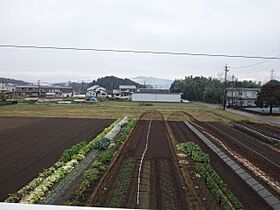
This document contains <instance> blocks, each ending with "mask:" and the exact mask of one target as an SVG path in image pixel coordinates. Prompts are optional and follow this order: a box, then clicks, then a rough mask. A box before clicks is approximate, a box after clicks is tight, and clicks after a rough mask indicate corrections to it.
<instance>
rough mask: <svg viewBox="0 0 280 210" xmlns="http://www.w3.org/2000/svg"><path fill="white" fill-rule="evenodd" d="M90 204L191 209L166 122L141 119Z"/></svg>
mask: <svg viewBox="0 0 280 210" xmlns="http://www.w3.org/2000/svg"><path fill="white" fill-rule="evenodd" d="M121 152H122V153H121V155H120V156H119V158H118V159H117V160H116V162H115V163H114V165H113V166H112V168H111V169H110V170H109V171H108V173H107V176H106V177H105V179H104V181H103V183H102V184H101V185H100V187H99V190H98V191H97V192H96V194H95V196H94V198H93V200H91V201H89V204H90V205H91V206H105V207H128V208H151V209H166V208H168V209H188V205H187V202H186V200H185V192H184V189H183V183H182V182H181V180H180V178H179V177H180V175H179V172H178V170H177V169H176V166H175V164H176V162H175V160H174V159H173V156H172V150H171V148H170V144H169V140H168V137H167V135H166V128H165V124H164V121H160V120H139V121H138V123H137V125H136V128H135V130H134V132H133V133H132V135H131V137H130V139H129V140H128V142H127V144H126V146H125V147H124V148H123V150H122V151H121Z"/></svg>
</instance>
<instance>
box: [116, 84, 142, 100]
mask: <svg viewBox="0 0 280 210" xmlns="http://www.w3.org/2000/svg"><path fill="white" fill-rule="evenodd" d="M136 91H137V87H136V86H135V85H119V89H114V90H113V97H112V99H119V100H130V99H131V94H132V93H135V92H136Z"/></svg>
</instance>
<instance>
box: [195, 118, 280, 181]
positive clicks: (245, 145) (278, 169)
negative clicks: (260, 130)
mask: <svg viewBox="0 0 280 210" xmlns="http://www.w3.org/2000/svg"><path fill="white" fill-rule="evenodd" d="M200 125H202V127H204V128H206V129H207V130H208V131H209V132H210V133H212V134H213V135H214V136H215V137H217V138H219V139H220V140H221V141H222V142H223V143H224V144H225V145H227V146H228V147H229V148H230V149H231V151H235V152H236V153H238V154H240V155H242V156H244V157H246V159H248V160H249V161H250V162H252V163H253V164H254V165H255V166H257V167H258V168H260V169H261V170H262V171H264V172H265V173H266V175H267V176H269V177H271V178H272V180H273V182H275V184H279V182H280V177H279V174H280V153H279V152H277V151H275V150H272V149H270V148H269V147H267V146H265V145H264V144H261V143H260V141H259V140H258V139H257V138H255V137H252V136H250V135H248V134H246V133H244V132H242V131H240V130H238V129H236V128H234V127H231V126H225V125H223V124H221V123H217V122H203V123H201V124H200Z"/></svg>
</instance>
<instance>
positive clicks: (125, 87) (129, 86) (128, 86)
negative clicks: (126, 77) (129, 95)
mask: <svg viewBox="0 0 280 210" xmlns="http://www.w3.org/2000/svg"><path fill="white" fill-rule="evenodd" d="M119 89H136V86H135V85H119Z"/></svg>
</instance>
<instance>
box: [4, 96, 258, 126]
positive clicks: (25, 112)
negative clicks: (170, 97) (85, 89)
mask: <svg viewBox="0 0 280 210" xmlns="http://www.w3.org/2000/svg"><path fill="white" fill-rule="evenodd" d="M153 110H158V111H160V112H161V113H162V114H163V116H164V118H165V119H168V118H172V119H173V120H181V119H180V117H179V118H177V117H178V116H177V115H174V112H177V111H186V112H189V113H191V114H192V115H193V116H194V117H196V118H197V119H199V120H202V121H216V120H217V117H216V116H215V115H213V114H211V113H215V114H218V115H221V116H224V117H226V118H228V119H231V120H237V121H240V120H248V121H251V122H258V121H257V120H253V119H250V118H248V117H244V116H241V115H237V114H233V113H229V112H223V111H221V110H218V109H213V108H211V107H207V106H204V105H203V104H201V103H196V102H190V103H140V102H119V101H108V102H107V101H106V102H99V103H93V104H90V105H89V104H67V105H63V104H24V103H19V104H15V105H8V106H0V116H28V117H30V116H34V117H68V118H73V117H74V118H101V119H117V118H122V117H125V116H128V117H129V118H133V119H138V118H139V117H140V115H141V114H143V113H145V112H150V111H153ZM172 115H174V117H173V116H172Z"/></svg>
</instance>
